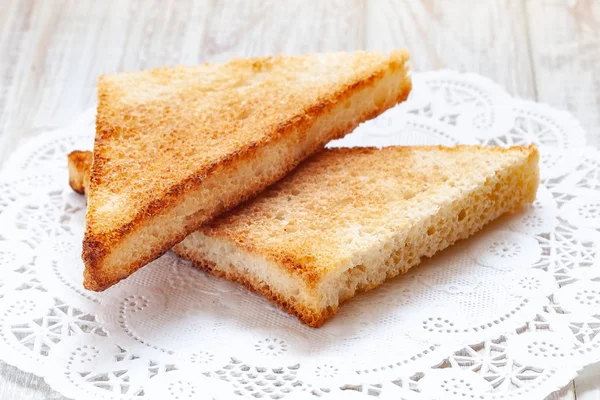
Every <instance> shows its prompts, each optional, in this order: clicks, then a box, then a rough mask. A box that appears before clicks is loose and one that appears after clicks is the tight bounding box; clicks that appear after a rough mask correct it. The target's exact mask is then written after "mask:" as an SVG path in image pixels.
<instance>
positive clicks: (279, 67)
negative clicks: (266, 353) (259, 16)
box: [83, 51, 410, 290]
mask: <svg viewBox="0 0 600 400" xmlns="http://www.w3.org/2000/svg"><path fill="white" fill-rule="evenodd" d="M407 59H408V56H407V54H406V53H405V52H402V51H396V52H392V53H391V55H389V56H385V55H382V54H379V53H367V52H358V53H336V54H313V55H306V56H296V57H266V58H255V59H236V60H232V61H231V62H228V63H225V64H221V65H212V64H205V65H201V66H193V67H176V68H163V69H157V70H152V71H144V72H135V73H123V74H116V75H107V76H103V77H101V78H100V80H99V82H98V97H99V105H98V116H97V126H96V130H97V132H96V140H95V144H94V157H93V159H94V162H93V164H92V170H91V174H90V190H89V199H88V213H87V220H86V233H85V237H84V247H83V248H84V250H83V259H84V262H85V266H86V270H85V280H84V283H85V286H86V287H87V288H88V289H92V290H102V289H105V288H106V287H108V286H110V285H111V284H114V283H116V282H117V281H118V280H120V279H122V278H124V277H126V276H128V275H129V274H131V273H132V272H134V271H135V270H136V269H138V268H139V267H141V266H143V265H144V264H145V263H147V262H149V261H151V260H152V259H154V258H156V257H158V256H159V255H161V254H162V253H164V252H165V251H167V250H168V249H169V248H170V247H172V246H173V245H174V244H175V243H177V242H178V241H180V240H181V239H183V238H184V237H185V236H186V235H187V234H189V233H190V232H192V231H193V230H195V229H196V228H198V227H199V226H200V225H201V224H202V223H204V222H206V221H207V220H209V219H211V218H213V217H214V216H216V215H218V214H219V213H221V212H223V211H225V210H227V209H230V208H231V207H233V206H235V205H237V204H239V203H240V202H242V201H244V200H245V199H247V198H248V197H250V196H252V195H254V194H255V193H257V192H260V191H261V190H263V189H264V188H265V187H266V186H268V185H269V184H271V183H273V182H274V181H276V180H278V179H280V178H281V177H282V176H284V175H285V174H286V173H287V172H288V171H289V170H291V169H292V168H293V167H295V166H296V165H297V164H298V163H299V162H300V161H301V160H302V159H304V158H305V157H307V156H308V155H310V154H312V153H314V152H315V151H317V150H319V149H321V148H322V147H323V146H324V145H325V144H326V143H327V142H328V141H330V140H332V139H334V138H338V137H341V136H343V135H344V134H346V133H348V132H349V131H351V130H352V129H353V128H354V127H355V126H356V125H358V124H359V123H360V122H362V121H364V120H366V119H368V118H372V117H374V116H376V115H377V114H379V113H381V112H383V111H384V110H385V109H387V108H389V107H391V106H393V105H394V104H396V103H398V102H399V101H402V100H404V99H405V98H406V96H407V95H408V93H409V91H410V79H409V78H408V76H407V71H408V69H407V66H406V61H407ZM159 225H160V226H161V229H157V226H159Z"/></svg>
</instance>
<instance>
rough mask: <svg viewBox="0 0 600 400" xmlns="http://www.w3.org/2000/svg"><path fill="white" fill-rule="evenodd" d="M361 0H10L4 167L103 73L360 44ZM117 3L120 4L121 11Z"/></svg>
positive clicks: (69, 111) (1, 72)
mask: <svg viewBox="0 0 600 400" xmlns="http://www.w3.org/2000/svg"><path fill="white" fill-rule="evenodd" d="M362 9H363V3H362V1H361V0H351V1H342V0H336V1H331V2H329V1H328V2H322V1H319V0H311V1H309V2H305V1H302V0H294V1H286V2H280V1H276V0H269V1H265V2H261V3H258V2H247V1H243V0H233V1H226V2H221V1H219V2H216V1H210V0H201V1H194V2H192V1H177V0H148V1H145V0H126V1H119V0H112V1H106V2H105V1H102V2H100V1H91V0H88V1H78V0H64V1H62V0H49V1H44V2H38V1H35V0H25V1H20V0H11V1H9V2H8V4H7V7H6V10H7V12H4V4H3V12H2V13H0V14H1V16H0V18H1V20H0V21H2V22H4V23H6V24H7V25H6V26H8V27H9V28H8V29H3V30H2V31H0V52H2V54H5V55H7V56H5V57H3V58H2V64H1V65H0V77H1V79H2V81H3V86H2V88H1V89H0V167H1V165H2V161H3V160H4V159H5V158H6V156H7V154H8V153H9V151H10V149H11V148H13V147H14V146H16V145H17V142H19V141H20V140H22V139H24V138H27V137H31V136H33V135H35V134H37V133H39V132H43V131H44V130H46V129H47V127H48V126H52V125H54V126H60V125H64V124H66V123H67V122H68V121H70V120H71V119H72V118H73V117H74V116H77V115H78V114H79V113H81V112H82V111H84V110H85V109H87V108H88V107H90V106H92V105H93V104H94V103H95V84H96V79H97V77H98V75H100V74H102V73H108V72H115V71H123V70H137V69H144V68H152V67H156V66H164V65H176V64H182V63H200V62H204V61H222V60H225V59H228V58H231V57H233V56H253V55H263V54H292V53H301V52H309V51H333V50H351V49H355V48H358V47H359V46H360V45H361V37H362V28H361V26H362ZM115 10H116V11H115Z"/></svg>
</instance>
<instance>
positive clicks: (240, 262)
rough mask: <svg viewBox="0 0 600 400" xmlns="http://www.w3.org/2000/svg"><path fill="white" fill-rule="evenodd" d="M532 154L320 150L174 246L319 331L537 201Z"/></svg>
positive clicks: (519, 150) (467, 149) (526, 150)
mask: <svg viewBox="0 0 600 400" xmlns="http://www.w3.org/2000/svg"><path fill="white" fill-rule="evenodd" d="M88 157H91V154H90V153H88ZM70 158H71V157H70ZM538 160H539V155H538V151H537V149H536V148H535V147H534V146H529V147H512V148H508V149H506V148H500V147H479V146H457V147H439V146H416V147H387V148H383V149H381V150H379V149H374V148H350V149H342V148H340V149H331V150H326V151H324V152H321V153H319V154H317V155H315V156H313V157H311V158H310V159H309V160H307V161H306V162H304V163H303V164H302V165H300V166H299V167H298V168H297V169H296V170H294V171H293V172H292V173H291V174H289V175H288V176H286V177H285V178H284V179H283V180H281V181H280V182H278V183H277V184H275V185H273V186H271V187H269V188H268V189H267V190H265V191H264V192H263V193H261V194H260V195H258V196H257V197H256V199H254V200H253V201H251V202H248V203H246V204H244V205H242V206H240V207H238V208H236V209H234V210H233V211H231V212H229V213H226V214H224V215H222V216H220V217H218V218H216V219H215V220H213V221H212V222H210V223H208V224H205V225H204V226H202V227H201V228H200V229H199V230H197V231H196V232H194V233H192V234H191V235H189V236H188V237H187V238H185V239H184V240H183V241H182V242H181V243H179V244H177V245H176V246H175V247H174V248H173V250H174V251H175V252H176V253H177V254H179V255H180V256H182V257H183V258H185V259H188V260H190V261H192V262H194V264H195V265H196V266H197V267H199V268H201V269H203V270H205V271H207V272H209V273H211V274H214V275H217V276H220V277H224V278H226V279H229V280H232V281H237V282H240V283H242V284H243V285H245V286H246V287H248V288H250V289H252V290H254V291H256V292H258V293H261V294H263V295H264V296H266V297H267V298H269V299H270V300H272V301H274V302H276V303H277V304H278V305H279V306H280V307H281V308H283V309H284V310H286V311H287V312H289V313H291V314H294V315H296V316H297V317H298V318H299V319H300V321H302V322H303V323H305V324H308V325H310V326H313V327H318V326H320V325H322V324H323V323H324V322H325V321H326V320H327V319H329V318H330V317H332V316H333V315H334V314H335V313H336V311H337V310H338V307H339V306H340V304H341V303H342V302H343V301H345V300H347V299H350V298H352V297H353V296H354V295H355V293H356V292H358V291H364V290H369V289H373V288H375V287H377V286H379V285H380V284H382V283H383V282H384V281H385V280H386V279H388V278H391V277H393V276H396V275H398V274H400V273H404V272H406V271H407V270H408V269H409V268H411V267H413V266H415V265H416V264H418V263H419V262H420V260H421V259H422V258H423V257H430V256H432V255H433V254H434V253H436V252H438V251H440V250H442V249H444V248H446V247H448V246H450V245H451V244H453V243H454V242H456V241H457V240H459V239H463V238H466V237H468V236H469V235H471V234H473V233H475V232H476V231H478V230H479V229H481V227H483V225H485V224H486V223H488V222H490V221H492V220H494V219H495V218H498V217H499V216H500V215H502V214H504V213H506V212H510V211H515V210H517V209H519V208H520V207H522V206H524V205H525V204H527V203H531V202H533V200H534V199H535V194H536V191H537V187H538V183H539V172H538ZM70 162H71V163H72V164H75V163H76V162H77V161H76V160H70ZM73 169H77V167H76V166H74V168H73ZM78 175H80V176H84V175H85V174H83V173H79V174H78ZM76 186H77V183H76Z"/></svg>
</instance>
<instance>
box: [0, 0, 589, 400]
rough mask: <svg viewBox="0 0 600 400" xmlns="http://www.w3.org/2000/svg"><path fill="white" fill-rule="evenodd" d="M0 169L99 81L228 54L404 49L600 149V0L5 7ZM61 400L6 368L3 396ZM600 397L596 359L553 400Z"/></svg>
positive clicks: (82, 104)
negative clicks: (548, 115)
mask: <svg viewBox="0 0 600 400" xmlns="http://www.w3.org/2000/svg"><path fill="white" fill-rule="evenodd" d="M0 26H1V27H2V29H0V55H1V56H0V167H1V166H2V164H3V161H4V160H5V159H6V157H7V155H8V154H9V153H10V152H11V151H12V150H13V149H14V148H15V147H16V146H17V145H18V144H19V142H20V141H21V140H23V139H24V138H29V137H32V136H35V135H38V134H42V133H43V132H45V131H47V129H48V127H53V126H60V125H62V124H65V123H67V122H69V121H70V120H71V119H73V117H75V116H77V115H78V114H79V113H81V112H82V111H84V110H85V109H86V108H88V107H90V106H91V105H92V104H93V103H94V99H95V84H96V78H97V77H98V75H99V74H102V73H107V72H114V71H123V70H138V69H145V68H151V67H156V66H164V65H173V64H193V63H199V62H203V61H222V60H226V59H228V58H230V57H232V56H251V55H264V54H293V53H304V52H312V51H334V50H355V49H381V50H389V49H392V48H396V47H408V48H409V49H410V50H411V53H412V59H413V68H414V70H416V71H419V70H431V69H439V68H452V69H456V70H460V71H471V72H478V73H480V74H483V75H485V76H488V77H489V78H491V79H493V80H495V81H496V82H498V83H500V84H501V85H503V86H504V87H505V88H506V89H507V90H508V91H509V92H510V93H512V94H513V95H517V96H521V97H524V98H528V99H534V100H538V101H542V102H546V103H549V104H551V105H553V106H555V107H558V108H562V109H567V110H569V111H571V112H572V113H573V114H575V116H576V117H577V118H578V119H579V120H580V121H581V123H582V124H583V126H584V128H586V129H587V131H588V133H589V137H588V141H589V143H591V144H593V145H596V146H599V145H600V0H531V1H527V0H523V1H521V0H456V1H449V0H398V1H393V0H370V1H369V0H345V1H342V0H335V1H322V0H308V1H300V0H293V1H279V0H269V1H243V0H235V1H233V0H232V1H229V0H227V1H209V0H206V1H203V0H199V1H192V0H184V1H176V0H146V1H142V0H112V1H99V0H70V1H69V0H37V1H36V0H0ZM19 398H26V399H62V398H63V397H62V396H61V395H59V394H58V393H56V392H54V391H53V390H52V389H51V388H50V387H49V386H48V385H46V384H45V383H44V381H43V380H42V379H39V378H37V377H35V376H33V375H30V374H26V373H23V372H21V371H19V370H17V369H16V368H13V367H11V366H8V365H6V364H3V363H0V399H19ZM575 398H577V399H578V400H592V399H595V400H600V365H596V366H593V367H590V368H587V369H586V370H584V372H583V373H582V374H581V375H580V377H579V378H578V379H576V380H575V382H574V383H572V384H571V385H569V386H568V387H566V388H565V389H563V390H562V391H561V392H560V393H556V394H554V395H552V396H551V397H550V399H575Z"/></svg>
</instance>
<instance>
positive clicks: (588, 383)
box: [575, 363, 600, 400]
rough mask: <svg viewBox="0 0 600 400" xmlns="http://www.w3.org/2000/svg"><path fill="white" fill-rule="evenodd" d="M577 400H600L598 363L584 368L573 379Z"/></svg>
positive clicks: (599, 368)
mask: <svg viewBox="0 0 600 400" xmlns="http://www.w3.org/2000/svg"><path fill="white" fill-rule="evenodd" d="M575 393H576V394H577V396H576V399H577V400H600V363H596V364H593V365H590V366H588V367H586V368H584V370H583V371H581V373H580V374H579V375H578V376H577V378H576V379H575Z"/></svg>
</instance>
